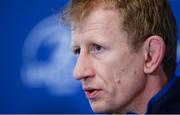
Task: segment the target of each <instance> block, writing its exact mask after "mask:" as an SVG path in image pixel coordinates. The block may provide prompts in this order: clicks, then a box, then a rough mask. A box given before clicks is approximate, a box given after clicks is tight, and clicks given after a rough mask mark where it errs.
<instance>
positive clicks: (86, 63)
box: [74, 54, 94, 80]
mask: <svg viewBox="0 0 180 115" xmlns="http://www.w3.org/2000/svg"><path fill="white" fill-rule="evenodd" d="M93 76H94V71H93V67H92V62H91V59H90V57H88V55H87V54H80V55H79V57H78V59H77V63H76V65H75V68H74V77H75V79H76V80H83V79H86V78H89V77H93Z"/></svg>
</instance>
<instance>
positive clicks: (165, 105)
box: [64, 0, 180, 113]
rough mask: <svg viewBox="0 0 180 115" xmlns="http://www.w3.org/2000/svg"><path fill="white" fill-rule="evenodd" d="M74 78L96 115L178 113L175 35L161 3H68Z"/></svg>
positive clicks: (125, 0)
mask: <svg viewBox="0 0 180 115" xmlns="http://www.w3.org/2000/svg"><path fill="white" fill-rule="evenodd" d="M65 14H66V15H64V17H65V20H66V21H67V22H69V24H70V27H71V29H72V50H73V52H74V54H75V55H77V63H76V66H75V69H74V76H75V78H76V79H77V80H81V83H82V87H83V90H84V91H85V93H86V96H87V98H88V100H89V102H90V104H91V107H92V109H93V111H94V112H97V113H128V112H135V113H180V110H179V109H180V108H179V107H180V99H179V97H178V96H180V88H179V87H180V86H176V85H177V84H179V82H180V80H179V78H178V77H176V76H174V72H175V68H176V47H177V30H176V22H175V18H174V16H173V14H172V11H171V8H170V5H169V3H168V1H167V0H72V2H71V4H70V6H69V7H68V9H67V10H66V12H65Z"/></svg>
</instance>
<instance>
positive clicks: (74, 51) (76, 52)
mask: <svg viewBox="0 0 180 115" xmlns="http://www.w3.org/2000/svg"><path fill="white" fill-rule="evenodd" d="M80 52H81V49H80V48H75V49H73V53H74V54H75V55H76V56H79V54H80Z"/></svg>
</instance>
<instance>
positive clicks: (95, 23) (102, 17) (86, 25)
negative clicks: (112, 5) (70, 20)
mask: <svg viewBox="0 0 180 115" xmlns="http://www.w3.org/2000/svg"><path fill="white" fill-rule="evenodd" d="M120 22H122V17H121V16H120V15H119V13H118V11H117V10H115V9H105V8H102V7H100V8H96V9H94V10H93V11H92V12H91V13H90V14H89V15H88V16H87V17H85V18H84V19H83V20H82V21H80V22H78V23H74V25H73V26H74V29H73V30H72V33H73V34H76V33H82V32H84V31H88V30H91V29H94V28H98V27H102V28H103V29H108V26H115V25H116V27H119V28H120V25H121V24H120Z"/></svg>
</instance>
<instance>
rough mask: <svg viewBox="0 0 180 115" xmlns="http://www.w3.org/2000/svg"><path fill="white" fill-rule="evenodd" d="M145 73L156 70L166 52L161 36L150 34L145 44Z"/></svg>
mask: <svg viewBox="0 0 180 115" xmlns="http://www.w3.org/2000/svg"><path fill="white" fill-rule="evenodd" d="M143 49H144V59H145V62H144V73H146V74H150V73H152V72H154V71H155V70H156V69H157V68H158V67H159V66H160V65H161V62H162V60H163V57H164V53H165V43H164V41H163V39H162V38H161V37H160V36H157V35H154V36H150V37H149V38H148V39H147V40H146V41H145V42H144V44H143Z"/></svg>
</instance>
